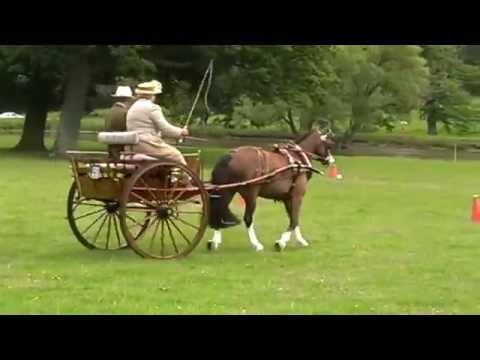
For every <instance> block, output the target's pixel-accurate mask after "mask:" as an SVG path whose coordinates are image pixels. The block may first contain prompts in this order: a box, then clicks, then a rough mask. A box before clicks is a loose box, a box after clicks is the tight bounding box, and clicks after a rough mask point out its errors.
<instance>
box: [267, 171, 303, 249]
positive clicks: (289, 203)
mask: <svg viewBox="0 0 480 360" xmlns="http://www.w3.org/2000/svg"><path fill="white" fill-rule="evenodd" d="M306 187H307V179H306V177H303V176H302V177H300V178H298V179H297V181H296V182H295V186H294V187H293V190H292V193H291V197H290V199H289V200H286V201H285V208H286V210H287V213H288V216H289V217H290V226H289V228H288V230H287V231H286V232H285V233H283V235H282V237H281V239H280V240H279V241H277V242H276V243H275V248H276V249H277V250H278V251H282V250H284V249H285V248H286V247H287V243H288V242H289V241H290V239H291V237H292V233H293V232H295V237H296V239H297V241H298V242H299V243H300V245H302V246H303V247H308V246H309V243H308V241H306V240H305V239H304V238H303V236H302V233H301V231H300V226H299V223H300V209H301V208H302V203H303V198H304V196H305V193H306Z"/></svg>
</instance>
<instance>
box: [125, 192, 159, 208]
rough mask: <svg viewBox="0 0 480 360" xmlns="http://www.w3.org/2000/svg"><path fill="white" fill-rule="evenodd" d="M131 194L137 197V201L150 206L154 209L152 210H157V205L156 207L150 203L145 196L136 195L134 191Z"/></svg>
mask: <svg viewBox="0 0 480 360" xmlns="http://www.w3.org/2000/svg"><path fill="white" fill-rule="evenodd" d="M131 194H132V195H133V196H135V197H136V198H137V199H139V200H141V201H143V202H144V203H146V204H148V205H149V206H150V207H152V208H155V207H156V205H155V204H154V203H152V202H151V201H148V200H147V199H145V198H144V197H143V196H141V195H138V194H137V193H135V192H134V191H132V192H131Z"/></svg>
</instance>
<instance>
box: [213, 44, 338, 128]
mask: <svg viewBox="0 0 480 360" xmlns="http://www.w3.org/2000/svg"><path fill="white" fill-rule="evenodd" d="M331 50H332V47H331V46H323V45H322V46H304V45H268V46H253V45H232V46H228V47H227V46H226V47H223V48H221V49H219V50H218V55H219V58H220V59H221V60H220V61H217V64H218V63H220V64H221V65H220V67H221V69H222V71H221V75H219V76H218V77H217V78H216V82H215V88H216V89H221V93H222V95H223V98H224V99H226V100H225V101H229V102H230V108H229V109H228V110H229V112H230V113H233V108H234V107H235V106H237V107H238V105H239V102H242V103H245V101H246V100H245V96H246V97H248V98H249V99H250V100H251V106H252V107H255V106H260V107H262V106H268V105H275V107H276V108H277V109H278V111H279V114H278V115H277V116H276V117H275V118H272V119H271V121H272V122H274V121H277V120H278V121H283V122H284V123H285V124H286V125H288V126H289V127H290V129H291V131H292V132H293V133H298V132H299V131H300V129H301V128H307V127H308V125H311V123H312V121H311V119H310V118H309V119H308V120H305V119H304V117H303V115H305V114H306V113H307V112H308V111H307V110H310V112H312V111H311V109H312V108H314V107H315V106H318V104H321V103H322V102H323V99H324V97H325V95H326V92H327V89H328V87H329V82H330V81H332V79H333V78H332V76H331V73H330V70H331V68H330V67H329V66H328V63H327V61H326V60H327V57H328V56H329V53H330V52H331ZM247 103H248V102H247ZM225 108H228V105H226V106H225ZM252 113H254V112H252ZM252 121H254V122H255V120H253V119H252Z"/></svg>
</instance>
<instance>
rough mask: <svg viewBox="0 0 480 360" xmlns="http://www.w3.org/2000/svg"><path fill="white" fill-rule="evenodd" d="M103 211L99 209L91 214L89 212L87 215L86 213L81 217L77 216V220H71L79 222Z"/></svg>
mask: <svg viewBox="0 0 480 360" xmlns="http://www.w3.org/2000/svg"><path fill="white" fill-rule="evenodd" d="M103 211H105V209H100V210H96V211H92V212H89V213H87V214H83V215H81V216H79V217H77V218H74V219H73V220H75V221H78V220H80V219H83V218H86V217H88V216H91V215H95V214H98V213H101V212H103Z"/></svg>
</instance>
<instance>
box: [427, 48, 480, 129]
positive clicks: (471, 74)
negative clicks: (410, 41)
mask: <svg viewBox="0 0 480 360" xmlns="http://www.w3.org/2000/svg"><path fill="white" fill-rule="evenodd" d="M424 56H425V58H426V59H427V61H428V64H429V68H430V79H429V80H430V89H429V94H428V97H427V99H426V101H425V104H424V106H423V107H422V108H421V114H422V117H423V118H424V119H425V120H426V121H427V123H428V124H429V132H430V134H431V135H436V133H437V129H436V124H437V123H443V124H444V125H445V126H446V128H447V129H448V130H451V129H452V128H455V129H457V130H459V131H461V132H466V131H468V128H469V127H470V126H471V125H472V122H473V121H478V120H479V119H480V118H479V117H478V115H479V114H478V112H477V111H476V110H475V108H474V107H473V104H472V96H471V95H470V93H469V92H468V91H467V89H466V87H465V85H466V84H467V83H469V84H470V86H474V85H475V84H476V83H477V82H479V81H480V72H479V70H478V69H477V68H475V67H474V66H471V65H467V64H465V63H464V62H463V60H462V58H461V53H460V48H459V47H458V46H452V45H429V46H424Z"/></svg>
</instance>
